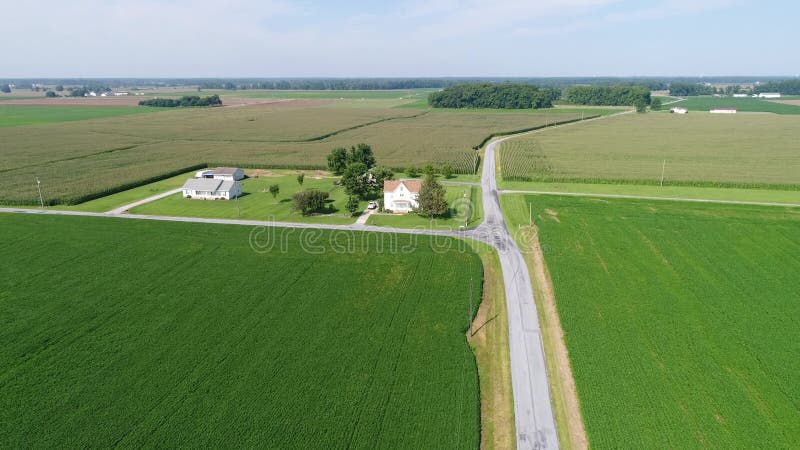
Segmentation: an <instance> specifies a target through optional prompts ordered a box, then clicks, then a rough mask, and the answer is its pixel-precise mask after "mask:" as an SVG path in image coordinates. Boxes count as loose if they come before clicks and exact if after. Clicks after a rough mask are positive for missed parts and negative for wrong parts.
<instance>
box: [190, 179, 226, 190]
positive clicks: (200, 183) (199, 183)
mask: <svg viewBox="0 0 800 450" xmlns="http://www.w3.org/2000/svg"><path fill="white" fill-rule="evenodd" d="M223 181H225V180H217V179H214V178H189V179H188V180H186V183H184V184H183V188H182V189H192V190H195V191H220V190H223V189H220V187H221V186H220V185H221V184H223Z"/></svg>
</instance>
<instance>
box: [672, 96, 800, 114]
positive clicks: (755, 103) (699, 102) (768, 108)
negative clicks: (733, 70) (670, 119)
mask: <svg viewBox="0 0 800 450" xmlns="http://www.w3.org/2000/svg"><path fill="white" fill-rule="evenodd" d="M673 106H681V107H684V108H688V109H689V114H692V113H704V112H706V113H707V112H708V110H709V109H711V108H736V110H737V111H739V112H769V113H774V114H800V106H797V105H786V104H782V103H778V102H774V101H770V100H764V99H760V98H752V97H745V98H734V97H708V96H700V97H686V99H685V100H681V101H680V102H677V103H672V104H670V105H667V106H666V107H665V110H666V111H668V110H669V108H670V107H673Z"/></svg>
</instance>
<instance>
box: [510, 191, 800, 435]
mask: <svg viewBox="0 0 800 450" xmlns="http://www.w3.org/2000/svg"><path fill="white" fill-rule="evenodd" d="M502 203H503V207H504V210H505V212H506V214H507V217H508V219H509V223H510V225H511V227H512V228H516V226H515V224H527V223H528V207H529V204H530V205H532V207H533V211H534V218H535V220H536V225H537V226H538V228H539V237H540V240H541V244H542V248H543V251H544V257H545V260H546V263H547V265H548V268H549V271H550V273H551V276H552V279H553V285H554V290H555V297H556V302H557V306H558V314H559V316H560V318H561V323H562V326H563V329H564V336H565V340H566V344H567V348H568V350H569V356H570V361H571V364H572V370H573V374H574V377H575V382H576V385H577V389H578V396H579V399H580V403H581V410H582V412H583V416H584V420H585V424H586V429H587V433H588V437H589V442H590V445H591V446H592V447H594V448H701V447H702V448H791V447H793V446H795V445H796V443H797V442H798V441H800V410H798V401H800V377H799V375H798V374H800V359H798V358H797V355H798V353H800V328H798V327H797V325H796V319H797V317H800V296H798V293H799V292H800V277H798V276H797V273H798V272H799V271H800V258H798V255H800V209H797V208H795V209H791V208H777V207H751V206H728V205H697V204H691V203H680V202H663V201H630V200H601V199H587V198H571V197H560V196H549V195H543V196H521V195H513V196H511V195H506V196H503V197H502ZM523 248H524V245H523Z"/></svg>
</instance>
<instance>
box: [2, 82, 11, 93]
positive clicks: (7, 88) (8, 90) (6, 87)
mask: <svg viewBox="0 0 800 450" xmlns="http://www.w3.org/2000/svg"><path fill="white" fill-rule="evenodd" d="M0 92H3V93H4V94H10V93H11V86H9V85H7V84H4V85H2V86H0Z"/></svg>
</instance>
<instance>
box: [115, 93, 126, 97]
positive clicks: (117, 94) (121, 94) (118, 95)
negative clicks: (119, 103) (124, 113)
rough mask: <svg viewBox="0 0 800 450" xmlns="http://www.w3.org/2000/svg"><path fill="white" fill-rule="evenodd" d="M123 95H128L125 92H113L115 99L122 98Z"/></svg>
mask: <svg viewBox="0 0 800 450" xmlns="http://www.w3.org/2000/svg"><path fill="white" fill-rule="evenodd" d="M123 95H128V93H127V92H114V96H115V97H120V96H123Z"/></svg>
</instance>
